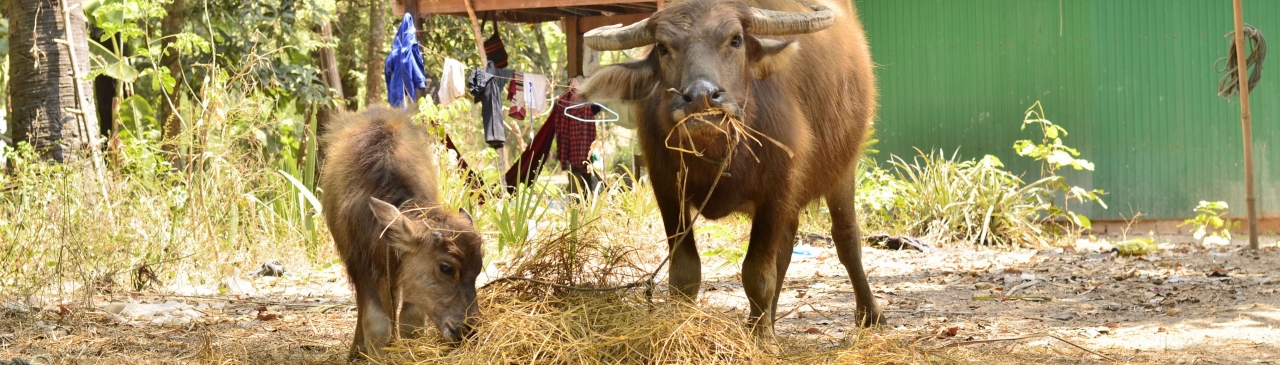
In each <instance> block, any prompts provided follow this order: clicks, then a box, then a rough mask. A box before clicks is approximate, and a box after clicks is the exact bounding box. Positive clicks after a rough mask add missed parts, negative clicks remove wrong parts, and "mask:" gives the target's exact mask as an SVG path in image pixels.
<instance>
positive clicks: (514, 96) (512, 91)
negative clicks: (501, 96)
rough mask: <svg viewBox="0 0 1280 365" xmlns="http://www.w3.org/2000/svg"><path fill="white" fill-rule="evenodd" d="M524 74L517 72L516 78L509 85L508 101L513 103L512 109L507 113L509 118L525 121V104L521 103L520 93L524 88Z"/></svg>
mask: <svg viewBox="0 0 1280 365" xmlns="http://www.w3.org/2000/svg"><path fill="white" fill-rule="evenodd" d="M523 83H524V74H522V73H519V72H517V73H516V75H515V77H512V78H511V83H509V84H507V101H510V102H512V105H511V109H510V110H509V111H508V112H507V116H510V117H512V118H516V119H518V120H524V115H525V109H524V103H523V102H522V101H521V100H523V99H521V96H522V95H521V94H523V92H521V91H520V89H521V88H523Z"/></svg>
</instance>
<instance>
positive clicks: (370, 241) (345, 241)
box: [320, 107, 483, 358]
mask: <svg viewBox="0 0 1280 365" xmlns="http://www.w3.org/2000/svg"><path fill="white" fill-rule="evenodd" d="M329 129H330V130H329V131H328V132H326V133H325V135H324V143H325V156H326V159H325V163H324V166H323V169H322V170H321V175H320V188H321V201H322V204H323V206H324V216H325V222H326V223H327V224H328V225H329V231H330V232H332V233H333V242H334V244H335V245H336V246H337V249H338V254H339V255H341V256H342V263H343V264H344V265H346V268H347V275H348V276H350V278H351V282H352V284H354V286H355V295H356V298H355V301H356V309H357V313H358V319H357V320H356V330H355V340H354V341H353V342H352V344H351V350H350V355H349V356H350V357H351V358H355V357H358V356H360V355H361V354H365V355H370V356H380V355H382V348H383V347H384V346H386V345H387V343H388V342H389V341H390V340H391V339H392V337H393V336H394V335H395V334H393V332H394V327H395V325H397V324H398V325H399V335H400V336H408V335H410V334H412V333H413V331H414V330H416V329H419V328H422V327H424V326H425V325H426V321H427V320H428V319H429V320H430V321H431V322H432V323H434V324H435V326H436V327H437V328H438V329H439V330H440V333H441V334H443V335H444V337H445V338H446V339H448V340H450V341H459V340H461V339H462V338H464V337H465V336H466V335H467V334H468V333H469V332H470V331H471V328H472V326H473V325H474V323H475V320H476V318H477V316H478V315H479V309H478V308H477V306H476V300H475V299H476V276H477V275H479V274H480V270H481V266H482V264H481V262H482V260H483V257H482V255H483V252H482V251H481V243H482V242H481V240H480V236H479V235H477V234H476V231H475V228H474V226H473V223H472V221H471V216H470V215H468V214H467V212H466V211H464V210H461V209H459V210H452V209H448V208H446V207H443V206H441V205H440V199H439V197H438V193H437V189H436V167H435V164H434V162H433V161H432V160H433V157H432V154H431V151H432V149H431V145H430V141H431V138H430V137H429V134H428V131H427V129H426V128H425V127H423V126H420V125H415V124H413V123H412V122H411V120H410V118H409V116H408V115H407V114H405V113H404V112H401V111H397V110H392V109H388V108H385V107H375V108H371V109H369V110H366V111H364V112H362V113H358V114H357V113H348V114H345V115H342V116H340V117H338V118H336V119H335V122H334V123H333V125H331V126H330V127H329ZM401 300H403V302H404V307H403V310H397V309H398V308H397V305H399V303H400V302H401Z"/></svg>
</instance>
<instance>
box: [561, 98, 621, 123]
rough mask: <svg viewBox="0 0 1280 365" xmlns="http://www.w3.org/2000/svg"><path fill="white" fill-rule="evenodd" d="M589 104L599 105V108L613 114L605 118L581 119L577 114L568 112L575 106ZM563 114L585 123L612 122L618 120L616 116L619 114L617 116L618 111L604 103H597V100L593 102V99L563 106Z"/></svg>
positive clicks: (575, 107)
mask: <svg viewBox="0 0 1280 365" xmlns="http://www.w3.org/2000/svg"><path fill="white" fill-rule="evenodd" d="M590 105H597V106H599V107H600V109H603V110H604V111H606V112H609V114H613V116H612V117H607V118H604V119H583V118H579V117H578V116H576V115H573V114H569V111H570V110H573V109H577V108H581V107H585V106H590ZM564 116H566V117H569V118H573V119H575V120H578V121H580V122H587V123H612V122H616V121H618V117H619V116H618V112H615V111H613V109H609V107H607V106H604V104H600V103H597V102H594V101H588V102H585V103H578V104H574V105H572V106H569V107H568V108H564Z"/></svg>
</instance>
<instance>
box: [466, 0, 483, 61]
mask: <svg viewBox="0 0 1280 365" xmlns="http://www.w3.org/2000/svg"><path fill="white" fill-rule="evenodd" d="M463 1H464V2H465V3H466V4H467V16H468V17H470V18H471V31H473V32H475V33H476V51H478V52H480V68H485V67H486V66H488V65H489V57H488V56H485V54H484V33H481V30H480V22H479V21H477V20H476V10H475V8H474V7H472V6H471V0H463Z"/></svg>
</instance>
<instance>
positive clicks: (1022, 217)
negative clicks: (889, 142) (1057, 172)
mask: <svg viewBox="0 0 1280 365" xmlns="http://www.w3.org/2000/svg"><path fill="white" fill-rule="evenodd" d="M917 151H918V150H917ZM957 156H958V154H956V153H953V154H952V155H951V156H950V157H948V156H947V155H946V154H945V153H943V152H942V151H938V152H937V153H936V154H935V153H934V152H932V151H931V152H929V153H925V152H920V154H919V155H917V156H916V157H914V158H913V159H912V161H911V162H907V161H906V160H904V159H902V158H901V157H897V156H894V157H893V158H892V160H891V162H890V164H891V165H893V168H894V174H895V175H896V178H895V179H892V180H890V184H893V185H895V186H894V191H895V192H896V193H897V201H896V202H895V203H894V205H893V207H894V209H895V211H894V212H893V213H892V214H893V215H894V216H895V217H896V218H898V219H900V220H901V221H903V222H904V223H903V225H902V226H901V229H902V230H904V231H905V232H908V233H911V234H914V235H918V236H924V237H930V238H933V240H934V241H944V242H945V241H953V240H954V241H961V242H967V243H970V244H988V245H998V246H1016V245H1020V244H1023V243H1040V244H1043V243H1044V241H1043V240H1041V239H1040V237H1039V235H1040V234H1041V233H1042V231H1041V229H1040V228H1039V227H1037V226H1036V223H1035V222H1036V221H1038V220H1039V218H1040V214H1041V207H1040V205H1039V203H1038V201H1037V200H1036V199H1035V195H1034V194H1035V193H1037V192H1038V190H1037V189H1040V188H1041V186H1042V185H1044V184H1045V183H1046V182H1047V181H1048V180H1047V179H1041V180H1038V181H1035V182H1032V183H1030V184H1025V183H1024V182H1023V181H1022V179H1021V178H1019V177H1017V176H1015V175H1013V174H1012V173H1010V172H1008V171H1005V170H1004V169H1003V167H1004V164H1003V163H1001V162H1000V160H999V159H997V158H996V157H995V156H990V155H987V156H985V157H983V158H982V159H981V160H976V161H975V160H966V161H960V160H958V159H957Z"/></svg>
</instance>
